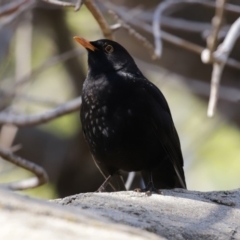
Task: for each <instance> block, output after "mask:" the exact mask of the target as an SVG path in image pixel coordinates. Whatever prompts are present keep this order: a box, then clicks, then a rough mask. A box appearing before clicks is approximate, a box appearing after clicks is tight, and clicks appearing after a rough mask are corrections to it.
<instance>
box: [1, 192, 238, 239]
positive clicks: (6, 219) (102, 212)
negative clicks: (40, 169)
mask: <svg viewBox="0 0 240 240" xmlns="http://www.w3.org/2000/svg"><path fill="white" fill-rule="evenodd" d="M163 194H164V195H155V194H153V195H152V196H150V197H147V196H146V195H145V194H144V193H135V192H115V193H85V194H78V195H74V196H70V197H66V198H64V199H57V200H52V201H51V202H46V201H40V200H36V199H32V198H28V197H24V196H20V195H18V194H14V193H10V192H6V191H2V190H0V226H1V231H0V239H8V240H12V239H14V240H15V239H25V240H30V239H31V240H32V239H34V240H35V239H36V240H38V239H64V240H65V239H84V240H85V239H86V240H88V239H104V240H105V239H131V240H135V239H136V240H144V239H156V240H157V239H194V240H196V239H198V240H199V239H204V240H206V239H211V240H212V239H220V240H221V239H224V240H225V239H240V190H235V191H224V192H205V193H203V192H194V191H187V190H180V189H175V190H164V191H163Z"/></svg>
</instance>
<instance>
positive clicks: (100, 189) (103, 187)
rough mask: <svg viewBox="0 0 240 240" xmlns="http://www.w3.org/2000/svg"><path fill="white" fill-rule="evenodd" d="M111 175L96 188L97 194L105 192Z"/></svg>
mask: <svg viewBox="0 0 240 240" xmlns="http://www.w3.org/2000/svg"><path fill="white" fill-rule="evenodd" d="M111 177H112V175H111V174H110V175H109V176H108V177H107V178H106V179H105V181H104V182H103V184H102V185H101V186H100V187H99V188H98V190H97V192H105V188H106V187H107V185H108V184H109V180H110V179H111Z"/></svg>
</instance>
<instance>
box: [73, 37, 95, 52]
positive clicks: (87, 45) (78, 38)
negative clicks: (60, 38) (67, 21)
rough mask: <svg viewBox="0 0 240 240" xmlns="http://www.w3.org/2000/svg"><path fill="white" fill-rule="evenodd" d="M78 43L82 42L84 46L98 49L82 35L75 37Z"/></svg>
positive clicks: (93, 49) (92, 49)
mask: <svg viewBox="0 0 240 240" xmlns="http://www.w3.org/2000/svg"><path fill="white" fill-rule="evenodd" d="M73 38H74V39H75V40H76V41H77V42H78V43H80V44H81V45H82V46H83V47H85V48H88V49H90V50H91V51H95V50H97V48H96V47H94V46H93V45H92V44H91V43H90V42H89V41H88V40H86V39H84V38H81V37H73Z"/></svg>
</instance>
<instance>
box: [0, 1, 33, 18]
mask: <svg viewBox="0 0 240 240" xmlns="http://www.w3.org/2000/svg"><path fill="white" fill-rule="evenodd" d="M28 1H29V0H20V1H19V0H18V1H14V2H11V3H8V4H6V5H3V6H1V8H0V17H3V16H5V15H10V14H12V13H14V12H16V11H17V10H18V9H19V8H20V7H21V6H22V5H24V4H25V3H26V2H28Z"/></svg>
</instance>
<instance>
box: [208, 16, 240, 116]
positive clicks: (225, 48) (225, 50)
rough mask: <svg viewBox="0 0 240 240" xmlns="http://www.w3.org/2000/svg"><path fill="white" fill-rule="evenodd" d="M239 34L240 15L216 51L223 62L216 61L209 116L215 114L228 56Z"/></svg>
mask: <svg viewBox="0 0 240 240" xmlns="http://www.w3.org/2000/svg"><path fill="white" fill-rule="evenodd" d="M239 36H240V17H239V18H238V19H237V20H236V21H235V22H234V23H233V25H232V26H231V28H230V30H229V32H228V34H227V36H226V38H225V39H224V41H223V43H222V44H221V45H220V46H219V47H218V49H217V51H216V52H215V56H218V57H219V58H221V59H222V62H221V63H214V65H213V72H212V79H211V92H210V99H209V104H208V113H207V114H208V116H209V117H212V116H213V115H214V112H215V109H216V104H217V99H218V90H219V84H220V80H221V76H222V72H223V69H224V67H225V65H226V63H227V60H228V56H229V55H230V53H231V51H232V49H233V47H234V44H235V43H236V41H237V39H238V37H239Z"/></svg>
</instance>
